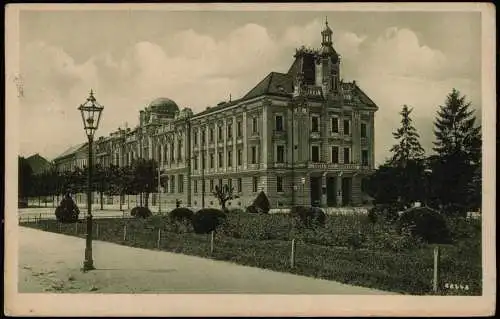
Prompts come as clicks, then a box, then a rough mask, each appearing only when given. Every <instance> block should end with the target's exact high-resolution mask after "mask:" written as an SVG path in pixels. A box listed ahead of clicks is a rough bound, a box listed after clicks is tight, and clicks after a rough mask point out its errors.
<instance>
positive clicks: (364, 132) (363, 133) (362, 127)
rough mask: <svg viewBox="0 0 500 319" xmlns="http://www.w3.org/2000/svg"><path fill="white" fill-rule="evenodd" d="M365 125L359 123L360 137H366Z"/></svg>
mask: <svg viewBox="0 0 500 319" xmlns="http://www.w3.org/2000/svg"><path fill="white" fill-rule="evenodd" d="M366 136H367V134H366V123H361V137H366Z"/></svg>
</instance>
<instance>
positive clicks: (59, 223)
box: [57, 222, 61, 233]
mask: <svg viewBox="0 0 500 319" xmlns="http://www.w3.org/2000/svg"><path fill="white" fill-rule="evenodd" d="M57 225H59V233H61V222H58V223H57Z"/></svg>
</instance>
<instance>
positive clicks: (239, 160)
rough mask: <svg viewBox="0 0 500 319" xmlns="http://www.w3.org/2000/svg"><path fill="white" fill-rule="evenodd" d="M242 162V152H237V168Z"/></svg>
mask: <svg viewBox="0 0 500 319" xmlns="http://www.w3.org/2000/svg"><path fill="white" fill-rule="evenodd" d="M242 162H243V150H238V166H241V164H242Z"/></svg>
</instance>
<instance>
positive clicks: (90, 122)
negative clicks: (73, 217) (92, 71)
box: [78, 90, 104, 271]
mask: <svg viewBox="0 0 500 319" xmlns="http://www.w3.org/2000/svg"><path fill="white" fill-rule="evenodd" d="M78 110H79V111H80V113H81V114H82V121H83V127H84V129H85V133H86V134H87V137H88V139H89V158H88V176H87V208H88V214H87V238H86V241H85V260H84V262H83V271H88V270H93V269H95V267H94V261H93V260H92V189H91V186H92V184H91V183H92V142H93V140H94V134H95V131H96V130H97V128H98V127H99V121H100V119H101V113H102V111H103V110H104V106H102V105H100V104H99V103H98V102H97V101H96V99H95V97H94V92H93V91H92V90H90V95H89V97H88V98H87V101H86V102H85V103H84V104H81V105H80V106H79V107H78Z"/></svg>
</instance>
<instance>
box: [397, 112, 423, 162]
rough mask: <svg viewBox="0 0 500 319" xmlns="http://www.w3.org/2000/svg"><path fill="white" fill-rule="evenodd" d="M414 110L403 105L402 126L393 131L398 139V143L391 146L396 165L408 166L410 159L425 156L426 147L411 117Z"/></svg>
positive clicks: (418, 158)
mask: <svg viewBox="0 0 500 319" xmlns="http://www.w3.org/2000/svg"><path fill="white" fill-rule="evenodd" d="M412 111H413V109H410V108H408V106H407V105H403V109H402V110H401V112H400V113H399V114H400V115H401V117H402V118H401V127H400V128H398V129H397V130H396V131H395V132H393V133H392V135H393V136H394V138H395V139H396V140H397V141H398V144H395V145H394V146H393V147H392V148H391V152H392V153H393V156H392V159H391V164H393V165H396V166H402V167H406V165H407V164H408V161H411V160H420V159H422V157H423V156H424V149H423V148H422V146H421V145H420V142H419V138H420V135H419V134H418V132H417V130H416V129H415V127H414V126H413V124H412V119H411V117H410V114H411V112H412Z"/></svg>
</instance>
